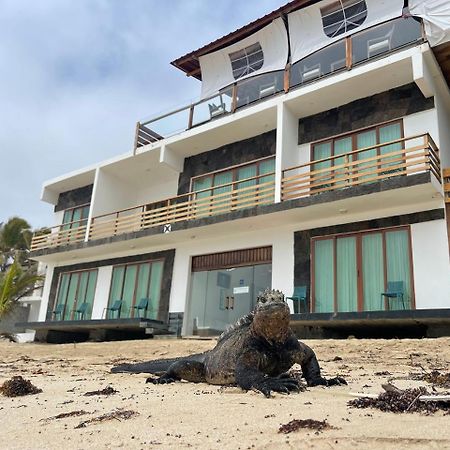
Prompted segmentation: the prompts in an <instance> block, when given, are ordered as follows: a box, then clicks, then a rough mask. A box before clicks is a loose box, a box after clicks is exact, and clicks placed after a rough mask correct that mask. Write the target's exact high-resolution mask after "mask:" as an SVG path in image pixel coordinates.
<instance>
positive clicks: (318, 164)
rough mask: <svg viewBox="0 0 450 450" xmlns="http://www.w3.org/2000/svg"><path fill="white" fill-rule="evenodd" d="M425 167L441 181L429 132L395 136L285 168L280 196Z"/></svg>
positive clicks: (299, 194) (329, 188)
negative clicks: (391, 139)
mask: <svg viewBox="0 0 450 450" xmlns="http://www.w3.org/2000/svg"><path fill="white" fill-rule="evenodd" d="M374 153H375V154H374ZM426 171H428V172H431V173H432V174H433V175H434V176H435V177H436V178H437V180H439V181H441V175H440V174H441V168H440V162H439V151H438V148H437V147H436V144H435V143H434V141H433V139H432V138H431V136H430V135H429V134H423V135H417V136H413V137H409V138H402V139H396V140H394V141H390V142H385V143H382V144H377V145H374V146H371V147H365V148H361V149H358V150H354V151H351V152H348V153H344V154H340V155H335V156H330V157H328V158H323V159H318V160H314V161H310V162H309V163H306V164H301V165H298V166H295V167H290V168H288V169H285V170H283V172H282V181H281V196H282V200H291V199H295V198H301V197H306V196H310V195H316V194H319V193H322V192H328V191H334V190H337V189H343V188H347V187H351V186H357V185H360V184H366V183H371V182H374V181H380V180H384V179H386V178H393V177H399V176H407V175H413V174H415V173H419V172H426Z"/></svg>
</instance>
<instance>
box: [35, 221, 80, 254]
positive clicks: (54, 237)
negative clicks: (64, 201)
mask: <svg viewBox="0 0 450 450" xmlns="http://www.w3.org/2000/svg"><path fill="white" fill-rule="evenodd" d="M86 223H87V220H86V219H83V220H78V221H75V222H68V223H65V224H62V225H57V226H54V227H50V228H46V229H44V230H40V231H38V232H36V233H35V234H34V236H33V239H32V241H31V247H30V249H31V251H34V250H40V249H42V248H47V247H59V246H61V245H67V244H74V243H76V242H82V241H84V239H85V236H86Z"/></svg>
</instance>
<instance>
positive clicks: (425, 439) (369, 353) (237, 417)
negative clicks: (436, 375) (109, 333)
mask: <svg viewBox="0 0 450 450" xmlns="http://www.w3.org/2000/svg"><path fill="white" fill-rule="evenodd" d="M307 343H308V345H310V346H311V347H312V348H313V349H314V350H315V351H316V353H317V356H318V358H319V362H320V364H321V367H322V371H323V374H324V375H325V376H335V375H336V374H340V375H342V376H344V377H345V378H346V379H347V381H348V383H349V385H348V386H338V387H333V388H324V387H315V388H309V389H308V390H307V391H306V392H303V393H299V394H291V395H281V394H275V395H274V396H273V398H270V399H266V398H265V397H264V396H263V395H262V394H258V393H255V392H247V393H246V392H243V391H241V390H239V389H237V388H226V389H221V388H220V387H218V386H211V385H207V384H191V383H185V382H181V383H175V384H171V385H162V386H154V385H151V384H145V379H146V375H145V374H140V375H131V374H110V373H109V369H110V367H111V366H112V365H114V364H115V363H117V362H122V361H142V360H148V359H155V358H160V357H171V356H178V355H186V354H189V353H195V352H199V351H203V350H206V349H209V348H211V347H213V346H214V341H194V340H145V341H123V342H106V343H84V344H76V345H74V344H67V345H44V344H13V343H8V342H4V341H1V342H0V383H3V382H4V381H5V380H7V379H9V378H10V377H11V376H13V375H22V376H23V377H24V378H26V379H29V380H31V381H32V382H33V383H34V384H35V385H36V386H37V387H39V388H41V389H42V390H43V392H42V393H41V394H37V395H30V396H26V397H16V398H7V397H3V396H0V448H1V449H22V450H23V449H66V450H69V449H87V448H95V449H103V448H125V449H135V448H136V449H141V448H142V449H148V448H157V449H175V448H188V447H190V448H202V449H239V448H240V449H247V448H257V449H260V448H262V449H279V448H316V449H321V448H327V449H328V448H339V449H342V448H352V449H355V448H369V449H371V448H373V449H375V448H376V449H381V448H382V449H388V448H392V449H394V448H395V449H403V448H408V449H411V448H414V449H430V448H431V449H432V448H436V449H444V448H449V449H450V416H449V415H447V416H445V415H444V414H443V413H442V412H438V413H436V414H435V415H432V416H425V415H421V414H417V413H414V414H401V415H399V414H393V413H383V412H381V411H378V410H373V409H362V410H358V409H352V408H349V407H347V401H348V400H349V399H350V397H349V396H348V393H349V392H355V391H364V392H368V393H378V392H380V391H381V387H380V386H381V383H383V382H386V380H387V379H388V378H389V376H388V375H375V373H376V372H381V371H389V372H390V373H391V374H392V376H395V377H406V376H407V375H408V374H409V373H410V372H420V370H421V369H420V368H419V366H418V365H419V364H420V365H422V366H423V367H424V368H425V369H427V370H428V369H432V368H437V369H440V370H441V371H448V370H450V338H440V339H423V340H413V339H403V340H389V341H387V340H356V339H351V340H315V341H308V342H307ZM335 356H340V357H341V358H342V360H341V361H333V358H334V357H335ZM394 383H395V384H396V385H398V386H399V387H401V388H405V387H415V386H417V385H418V382H414V381H410V380H399V381H395V382H394ZM108 385H111V386H112V387H114V388H115V389H117V390H118V391H119V393H118V394H115V395H112V396H109V397H99V396H95V397H85V396H84V395H83V394H84V393H85V392H87V391H92V390H97V389H103V388H105V387H106V386H108ZM115 408H122V409H125V410H133V411H136V412H138V413H139V415H138V416H136V417H134V418H131V419H129V420H123V421H119V420H111V421H106V422H102V423H97V424H88V425H87V426H86V427H85V428H81V429H75V428H74V427H75V426H77V425H78V424H79V423H80V422H82V421H84V420H88V419H91V418H93V417H97V416H100V415H102V414H105V413H109V412H111V411H113V410H114V409H115ZM75 410H85V411H87V412H88V413H89V414H86V415H84V416H80V417H68V418H64V419H59V420H45V419H47V418H49V417H52V416H55V415H57V414H60V413H67V412H71V411H75ZM43 419H44V420H43ZM292 419H316V420H324V419H326V420H327V421H328V423H329V424H330V425H332V426H334V427H336V429H331V430H324V431H323V432H322V433H318V434H316V433H315V432H314V431H311V430H300V431H297V432H295V433H290V434H288V435H284V434H279V433H278V428H279V426H280V425H281V424H285V423H287V422H289V421H290V420H292Z"/></svg>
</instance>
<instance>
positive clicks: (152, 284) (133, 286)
mask: <svg viewBox="0 0 450 450" xmlns="http://www.w3.org/2000/svg"><path fill="white" fill-rule="evenodd" d="M163 268H164V261H162V260H159V261H147V262H144V263H139V264H127V265H121V266H115V267H114V268H113V274H112V280H111V289H110V292H109V306H112V305H113V303H114V302H115V301H116V300H121V301H122V308H121V312H120V317H134V315H135V313H134V309H133V306H137V305H138V304H139V302H140V300H141V299H143V298H147V299H148V300H149V302H148V307H147V311H145V317H147V318H149V319H158V313H159V303H160V299H161V284H162V276H163ZM140 316H141V317H144V315H143V313H142V312H141V313H140Z"/></svg>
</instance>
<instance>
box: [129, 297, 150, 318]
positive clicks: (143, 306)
mask: <svg viewBox="0 0 450 450" xmlns="http://www.w3.org/2000/svg"><path fill="white" fill-rule="evenodd" d="M148 304H149V299H148V298H141V300H140V301H139V303H138V304H137V305H134V306H132V307H131V308H130V311H131V310H133V311H134V313H135V314H136V313H137V317H141V316H140V311H144V317H145V313H146V312H147V308H148Z"/></svg>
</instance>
